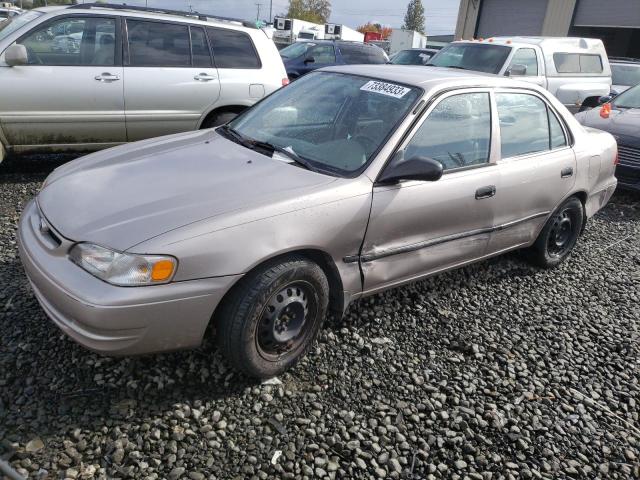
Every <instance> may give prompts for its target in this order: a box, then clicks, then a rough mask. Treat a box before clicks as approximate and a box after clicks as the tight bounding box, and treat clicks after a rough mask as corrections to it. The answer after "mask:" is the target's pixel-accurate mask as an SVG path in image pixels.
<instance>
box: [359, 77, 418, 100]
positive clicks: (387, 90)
mask: <svg viewBox="0 0 640 480" xmlns="http://www.w3.org/2000/svg"><path fill="white" fill-rule="evenodd" d="M360 90H363V91H365V92H373V93H380V94H382V95H387V96H389V97H394V98H402V97H404V96H405V95H406V94H407V93H409V92H410V91H411V89H410V88H407V87H402V86H400V85H395V84H393V83H386V82H379V81H377V80H371V81H370V82H367V83H365V84H364V85H363V86H362V87H360Z"/></svg>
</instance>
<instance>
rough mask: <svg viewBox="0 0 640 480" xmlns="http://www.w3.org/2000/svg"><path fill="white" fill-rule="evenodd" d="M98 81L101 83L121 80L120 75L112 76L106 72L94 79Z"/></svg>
mask: <svg viewBox="0 0 640 480" xmlns="http://www.w3.org/2000/svg"><path fill="white" fill-rule="evenodd" d="M94 78H95V79H96V80H97V81H99V82H103V83H105V82H107V83H108V82H117V81H118V80H120V75H112V74H110V73H109V72H104V73H101V74H100V75H96V76H95V77H94Z"/></svg>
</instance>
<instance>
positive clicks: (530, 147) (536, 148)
mask: <svg viewBox="0 0 640 480" xmlns="http://www.w3.org/2000/svg"><path fill="white" fill-rule="evenodd" d="M496 104H497V106H498V119H499V120H500V141H501V150H502V158H509V157H516V156H518V155H527V154H531V153H537V152H544V151H548V150H551V149H553V148H559V147H562V146H566V145H567V140H566V137H565V134H564V131H563V130H562V127H561V125H560V122H559V120H558V118H557V117H556V116H555V114H554V113H553V112H552V111H551V110H550V109H549V108H548V107H547V104H546V103H545V102H544V101H542V100H541V99H540V98H538V97H536V96H534V95H529V94H526V93H497V94H496Z"/></svg>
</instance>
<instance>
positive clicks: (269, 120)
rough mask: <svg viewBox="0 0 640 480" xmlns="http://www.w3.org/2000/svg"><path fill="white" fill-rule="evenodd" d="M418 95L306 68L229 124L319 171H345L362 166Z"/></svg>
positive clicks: (369, 80) (412, 89)
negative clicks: (288, 83)
mask: <svg viewBox="0 0 640 480" xmlns="http://www.w3.org/2000/svg"><path fill="white" fill-rule="evenodd" d="M420 94H421V91H420V90H419V89H417V88H415V87H409V86H406V85H401V84H397V83H392V82H385V81H378V80H374V79H372V78H368V77H362V76H356V75H347V74H340V73H330V72H317V73H311V74H308V75H305V76H304V77H302V78H301V79H299V80H296V81H295V82H293V83H292V84H291V85H289V86H288V87H287V88H283V89H281V90H278V91H276V92H275V93H274V94H272V95H271V96H269V97H267V98H266V99H265V100H263V101H262V102H260V103H259V104H257V105H256V106H255V107H253V108H251V109H249V110H247V111H246V112H245V113H243V114H241V115H240V116H239V117H237V118H236V119H235V120H233V121H232V122H231V123H230V124H229V126H230V127H231V128H232V129H234V130H235V132H236V133H239V134H241V135H242V136H243V137H245V138H246V139H249V140H257V141H259V142H262V143H264V142H266V143H269V144H271V145H275V146H277V147H279V148H281V149H286V150H287V151H289V152H292V153H294V154H296V155H298V156H299V157H302V158H304V159H306V160H307V161H308V162H309V163H311V164H312V165H313V166H314V167H315V168H317V169H318V170H320V171H323V172H326V173H330V174H335V175H338V176H350V175H352V174H354V173H355V172H358V171H361V170H362V169H363V168H365V166H366V165H367V163H368V162H369V161H370V160H371V159H372V158H373V156H374V154H375V152H377V151H378V149H379V148H380V147H381V145H383V144H384V143H385V142H386V140H387V138H388V137H389V135H390V134H391V133H392V132H393V131H394V130H395V129H396V128H397V125H398V123H399V122H400V121H401V120H402V119H403V118H405V117H406V115H407V114H408V113H409V112H410V111H411V109H412V108H413V106H414V105H415V103H416V102H417V99H418V98H419V96H420ZM286 160H287V159H286V157H285V161H286Z"/></svg>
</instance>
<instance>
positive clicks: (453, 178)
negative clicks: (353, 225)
mask: <svg viewBox="0 0 640 480" xmlns="http://www.w3.org/2000/svg"><path fill="white" fill-rule="evenodd" d="M490 105H491V102H490V96H489V93H488V92H487V91H482V90H471V91H465V92H463V93H462V92H461V93H451V94H449V95H448V96H446V97H444V98H443V99H442V100H440V101H439V103H437V104H436V105H435V106H434V107H432V109H431V111H430V112H428V114H427V116H426V119H424V120H423V122H422V124H421V125H419V126H418V127H416V128H415V129H414V132H413V133H412V134H411V135H410V136H409V140H406V141H405V143H404V145H403V146H402V147H401V148H402V150H403V152H402V154H400V155H396V157H394V161H401V157H403V158H404V159H409V158H411V157H415V156H423V157H430V158H433V159H435V160H438V161H440V162H441V163H442V164H443V167H444V175H443V176H442V178H441V179H440V180H438V181H435V182H421V181H406V182H401V183H399V184H397V185H392V186H380V185H379V186H375V187H374V191H373V205H372V209H371V219H370V221H369V227H368V230H367V233H366V236H365V241H364V245H363V249H362V257H361V265H362V270H363V272H364V290H365V291H366V292H373V291H376V290H379V289H383V288H386V287H389V286H392V285H395V284H398V283H402V282H405V281H410V280H414V279H417V278H419V277H422V276H424V275H427V274H430V273H434V272H436V271H439V270H443V269H446V268H449V267H453V266H456V265H461V264H464V263H467V262H470V261H472V260H475V259H478V258H480V257H482V256H483V255H484V254H485V252H486V248H487V244H488V242H489V238H490V234H491V229H492V226H493V212H494V208H495V193H496V188H497V186H498V181H499V173H498V170H497V169H496V165H495V163H494V161H495V157H494V155H493V146H492V135H491V131H492V128H495V126H494V125H493V124H492V117H491V106H490Z"/></svg>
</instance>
